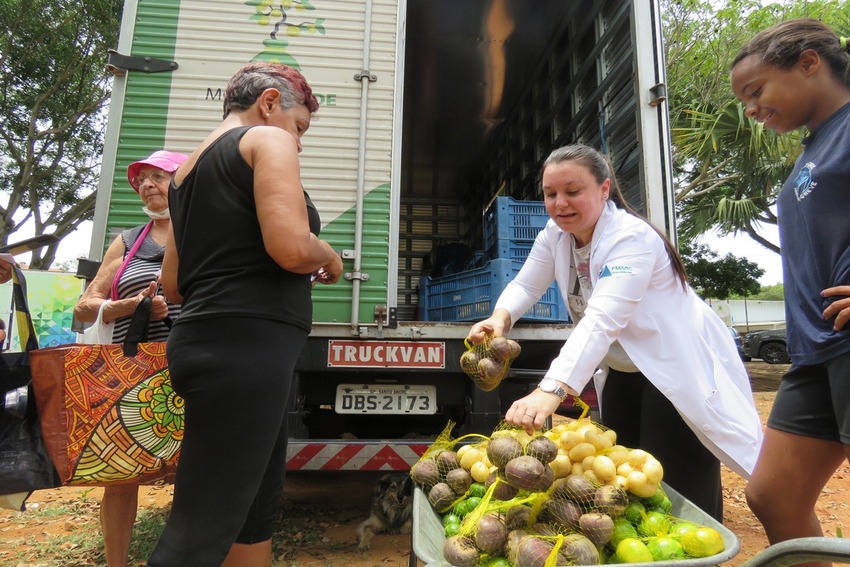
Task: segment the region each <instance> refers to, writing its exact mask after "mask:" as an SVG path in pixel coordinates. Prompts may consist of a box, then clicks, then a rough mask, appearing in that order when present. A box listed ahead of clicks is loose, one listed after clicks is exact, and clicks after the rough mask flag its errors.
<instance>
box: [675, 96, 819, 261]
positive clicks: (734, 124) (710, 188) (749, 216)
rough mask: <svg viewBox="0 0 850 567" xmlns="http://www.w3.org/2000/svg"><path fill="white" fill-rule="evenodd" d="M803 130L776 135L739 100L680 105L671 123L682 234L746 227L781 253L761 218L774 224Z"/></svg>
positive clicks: (735, 230)
mask: <svg viewBox="0 0 850 567" xmlns="http://www.w3.org/2000/svg"><path fill="white" fill-rule="evenodd" d="M802 134H803V131H802V130H799V131H796V132H793V133H791V134H785V135H782V136H777V135H776V134H775V133H774V132H772V131H767V130H765V129H764V127H763V125H762V124H760V123H759V122H757V121H756V120H754V119H752V118H749V117H747V116H746V115H745V114H744V108H743V106H741V105H740V104H739V103H738V102H736V101H730V102H727V103H726V104H724V105H723V106H721V107H720V108H715V107H713V106H711V105H709V104H706V103H699V104H697V105H695V106H693V107H684V108H681V109H680V110H679V112H678V113H677V114H676V117H675V119H674V125H673V143H674V145H675V147H676V157H677V159H676V162H677V165H678V171H677V178H678V179H682V180H684V181H683V182H682V185H681V186H680V187H679V188H678V190H677V192H676V202H677V203H678V212H679V225H678V229H679V235H680V237H682V238H683V239H685V240H686V241H687V240H691V239H693V238H695V237H697V236H699V235H701V234H703V233H705V232H708V231H710V230H713V229H716V230H717V231H718V232H720V233H721V234H735V233H738V232H744V233H746V234H748V235H749V236H750V237H752V238H753V239H754V240H755V241H757V242H759V243H760V244H762V245H763V246H765V247H766V248H768V249H770V250H773V251H774V252H777V253H778V252H779V245H778V244H776V243H773V242H770V241H769V240H767V239H766V238H764V237H763V236H762V235H761V234H760V231H759V224H760V223H767V224H776V215H775V214H774V211H773V206H774V205H775V203H776V197H777V195H778V194H779V190H780V189H781V188H782V182H783V180H784V179H785V178H786V177H787V176H788V175H789V173H790V172H791V169H792V167H793V165H794V160H795V159H796V158H797V156H798V155H799V153H800V151H801V145H800V141H801V139H802Z"/></svg>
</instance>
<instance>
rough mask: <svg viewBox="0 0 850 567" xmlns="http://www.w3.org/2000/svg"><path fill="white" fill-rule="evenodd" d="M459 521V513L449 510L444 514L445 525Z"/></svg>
mask: <svg viewBox="0 0 850 567" xmlns="http://www.w3.org/2000/svg"><path fill="white" fill-rule="evenodd" d="M459 523H460V516H458V515H457V514H453V513H451V512H449V513H448V514H446V515H445V516H443V525H444V526H446V525H448V524H459Z"/></svg>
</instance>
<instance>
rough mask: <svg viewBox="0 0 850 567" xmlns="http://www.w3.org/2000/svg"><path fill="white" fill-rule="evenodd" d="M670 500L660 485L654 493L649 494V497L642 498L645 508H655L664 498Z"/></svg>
mask: <svg viewBox="0 0 850 567" xmlns="http://www.w3.org/2000/svg"><path fill="white" fill-rule="evenodd" d="M665 499H667V500H670V498H668V497H667V494H666V493H665V492H664V489H663V488H661V485H659V486H658V490H656V491H655V494H653V495H652V496H650V497H649V498H644V499H643V503H644V504H645V505H646V507H647V508H657V507H659V506H661V505H662V504H663V503H664V500H665Z"/></svg>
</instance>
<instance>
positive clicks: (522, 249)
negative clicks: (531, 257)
mask: <svg viewBox="0 0 850 567" xmlns="http://www.w3.org/2000/svg"><path fill="white" fill-rule="evenodd" d="M533 245H534V241H526V242H517V241H515V240H504V239H499V240H497V241H496V242H495V243H494V244H493V246H492V247H490V248H489V249H487V257H488V258H490V259H503V260H514V261H516V262H525V259H526V258H528V253H529V252H531V247H532V246H533Z"/></svg>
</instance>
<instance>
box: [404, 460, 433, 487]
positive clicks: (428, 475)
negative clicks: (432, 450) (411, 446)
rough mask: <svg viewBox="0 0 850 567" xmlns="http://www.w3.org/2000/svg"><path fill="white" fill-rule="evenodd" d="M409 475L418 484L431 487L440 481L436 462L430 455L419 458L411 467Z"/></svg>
mask: <svg viewBox="0 0 850 567" xmlns="http://www.w3.org/2000/svg"><path fill="white" fill-rule="evenodd" d="M410 477H411V478H412V479H413V482H415V483H416V484H418V485H419V486H423V487H426V488H431V487H432V486H434V485H435V484H437V483H438V482H440V470H439V469H438V468H437V462H436V461H435V460H434V459H432V458H430V457H429V458H425V459H422V460H420V461H419V462H417V463H416V464H415V465H413V467H411V469H410Z"/></svg>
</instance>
